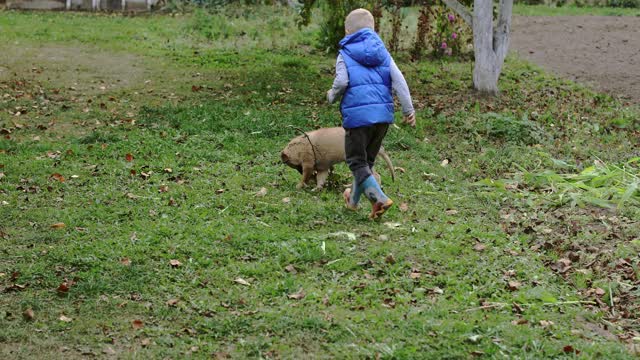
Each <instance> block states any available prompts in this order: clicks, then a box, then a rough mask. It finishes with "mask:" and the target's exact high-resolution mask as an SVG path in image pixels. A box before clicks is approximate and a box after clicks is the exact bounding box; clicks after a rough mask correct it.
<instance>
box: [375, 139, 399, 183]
mask: <svg viewBox="0 0 640 360" xmlns="http://www.w3.org/2000/svg"><path fill="white" fill-rule="evenodd" d="M378 154H379V155H380V156H382V158H383V159H384V162H385V163H386V164H387V167H388V168H389V171H390V172H391V180H393V181H394V182H395V181H396V173H395V171H394V169H393V164H392V163H391V159H390V158H389V155H387V152H386V151H384V148H383V147H380V152H378Z"/></svg>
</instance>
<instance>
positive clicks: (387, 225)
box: [384, 222, 402, 229]
mask: <svg viewBox="0 0 640 360" xmlns="http://www.w3.org/2000/svg"><path fill="white" fill-rule="evenodd" d="M384 225H385V226H386V227H388V228H389V229H395V228H398V227H400V226H401V225H402V224H400V223H392V222H386V223H384Z"/></svg>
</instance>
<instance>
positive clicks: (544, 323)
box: [540, 320, 553, 327]
mask: <svg viewBox="0 0 640 360" xmlns="http://www.w3.org/2000/svg"><path fill="white" fill-rule="evenodd" d="M552 325H553V321H549V320H540V326H542V327H549V326H552Z"/></svg>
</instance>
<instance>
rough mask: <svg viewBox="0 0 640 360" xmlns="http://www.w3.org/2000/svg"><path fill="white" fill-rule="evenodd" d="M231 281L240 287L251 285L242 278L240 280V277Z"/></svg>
mask: <svg viewBox="0 0 640 360" xmlns="http://www.w3.org/2000/svg"><path fill="white" fill-rule="evenodd" d="M233 281H234V282H236V283H238V284H240V285H245V286H249V285H251V284H249V282H248V281H247V280H245V279H243V278H240V277H239V278H235V279H234V280H233Z"/></svg>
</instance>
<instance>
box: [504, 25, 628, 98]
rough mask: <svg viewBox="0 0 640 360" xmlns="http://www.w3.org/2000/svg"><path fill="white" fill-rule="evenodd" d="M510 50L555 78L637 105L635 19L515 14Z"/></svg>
mask: <svg viewBox="0 0 640 360" xmlns="http://www.w3.org/2000/svg"><path fill="white" fill-rule="evenodd" d="M511 49H512V50H513V51H515V52H516V53H518V54H519V55H520V56H521V57H523V58H525V59H528V60H530V61H532V62H533V63H535V64H538V65H540V66H542V67H544V68H546V69H548V70H550V71H552V72H554V73H556V74H558V75H561V76H564V77H567V78H569V79H572V80H575V81H577V82H580V83H584V84H588V85H590V86H592V87H594V88H595V89H598V90H601V91H604V92H607V93H609V94H611V95H613V96H615V97H619V98H621V99H622V100H623V101H624V102H629V103H635V104H640V19H639V18H637V17H614V16H554V17H546V16H535V17H534V16H516V17H514V19H513V38H512V42H511Z"/></svg>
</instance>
